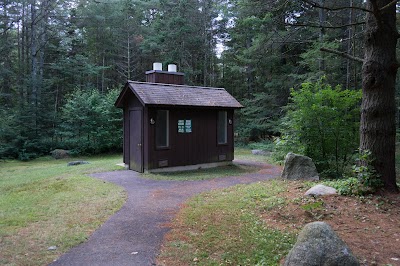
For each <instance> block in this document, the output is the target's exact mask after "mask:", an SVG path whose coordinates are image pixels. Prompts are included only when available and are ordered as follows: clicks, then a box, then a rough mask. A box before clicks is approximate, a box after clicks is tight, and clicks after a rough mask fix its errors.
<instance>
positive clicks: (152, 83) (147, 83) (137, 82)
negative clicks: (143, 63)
mask: <svg viewBox="0 0 400 266" xmlns="http://www.w3.org/2000/svg"><path fill="white" fill-rule="evenodd" d="M128 83H135V84H146V85H157V86H166V87H185V88H194V89H204V90H224V91H226V89H225V88H218V87H204V86H190V85H180V84H169V83H155V82H144V81H133V80H128Z"/></svg>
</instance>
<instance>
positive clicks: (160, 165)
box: [158, 160, 168, 167]
mask: <svg viewBox="0 0 400 266" xmlns="http://www.w3.org/2000/svg"><path fill="white" fill-rule="evenodd" d="M167 166H168V160H161V161H158V167H167Z"/></svg>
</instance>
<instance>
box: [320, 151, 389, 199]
mask: <svg viewBox="0 0 400 266" xmlns="http://www.w3.org/2000/svg"><path fill="white" fill-rule="evenodd" d="M372 162H373V159H372V157H371V152H370V151H360V152H359V153H358V158H357V159H356V163H355V164H354V165H353V167H352V169H353V172H352V177H349V178H346V179H339V180H334V181H326V182H324V184H325V185H327V186H331V187H333V188H335V189H336V190H337V191H338V193H339V194H340V195H347V196H351V195H356V196H361V195H366V194H371V193H374V192H376V190H377V189H379V188H380V187H382V185H383V184H382V181H381V179H379V176H378V175H377V173H376V171H375V169H374V167H373V166H372Z"/></svg>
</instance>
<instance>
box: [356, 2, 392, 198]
mask: <svg viewBox="0 0 400 266" xmlns="http://www.w3.org/2000/svg"><path fill="white" fill-rule="evenodd" d="M390 2H391V0H381V1H376V0H370V1H368V4H367V5H368V6H367V8H368V9H370V10H373V11H374V13H367V17H366V29H365V55H364V59H365V62H364V64H363V68H362V73H363V78H362V79H363V80H362V90H363V98H362V105H361V125H360V150H369V151H371V153H372V155H373V159H374V162H373V166H374V167H375V170H376V171H377V173H378V174H379V176H380V178H381V179H382V181H383V183H384V188H385V189H386V190H388V191H393V192H395V191H398V187H397V185H396V172H395V144H396V139H395V138H396V127H395V110H396V108H395V107H396V106H395V81H396V73H397V68H398V64H397V60H396V44H397V36H398V32H397V29H396V6H395V5H391V6H390V7H389V8H386V9H385V10H383V11H380V10H379V8H381V7H383V6H386V5H387V4H389V3H390Z"/></svg>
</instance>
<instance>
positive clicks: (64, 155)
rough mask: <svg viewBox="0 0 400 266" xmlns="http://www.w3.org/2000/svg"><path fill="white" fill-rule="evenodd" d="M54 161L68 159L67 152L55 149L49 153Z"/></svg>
mask: <svg viewBox="0 0 400 266" xmlns="http://www.w3.org/2000/svg"><path fill="white" fill-rule="evenodd" d="M50 154H51V156H52V157H53V158H54V159H65V158H68V157H69V151H68V150H63V149H55V150H53V151H51V152H50Z"/></svg>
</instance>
